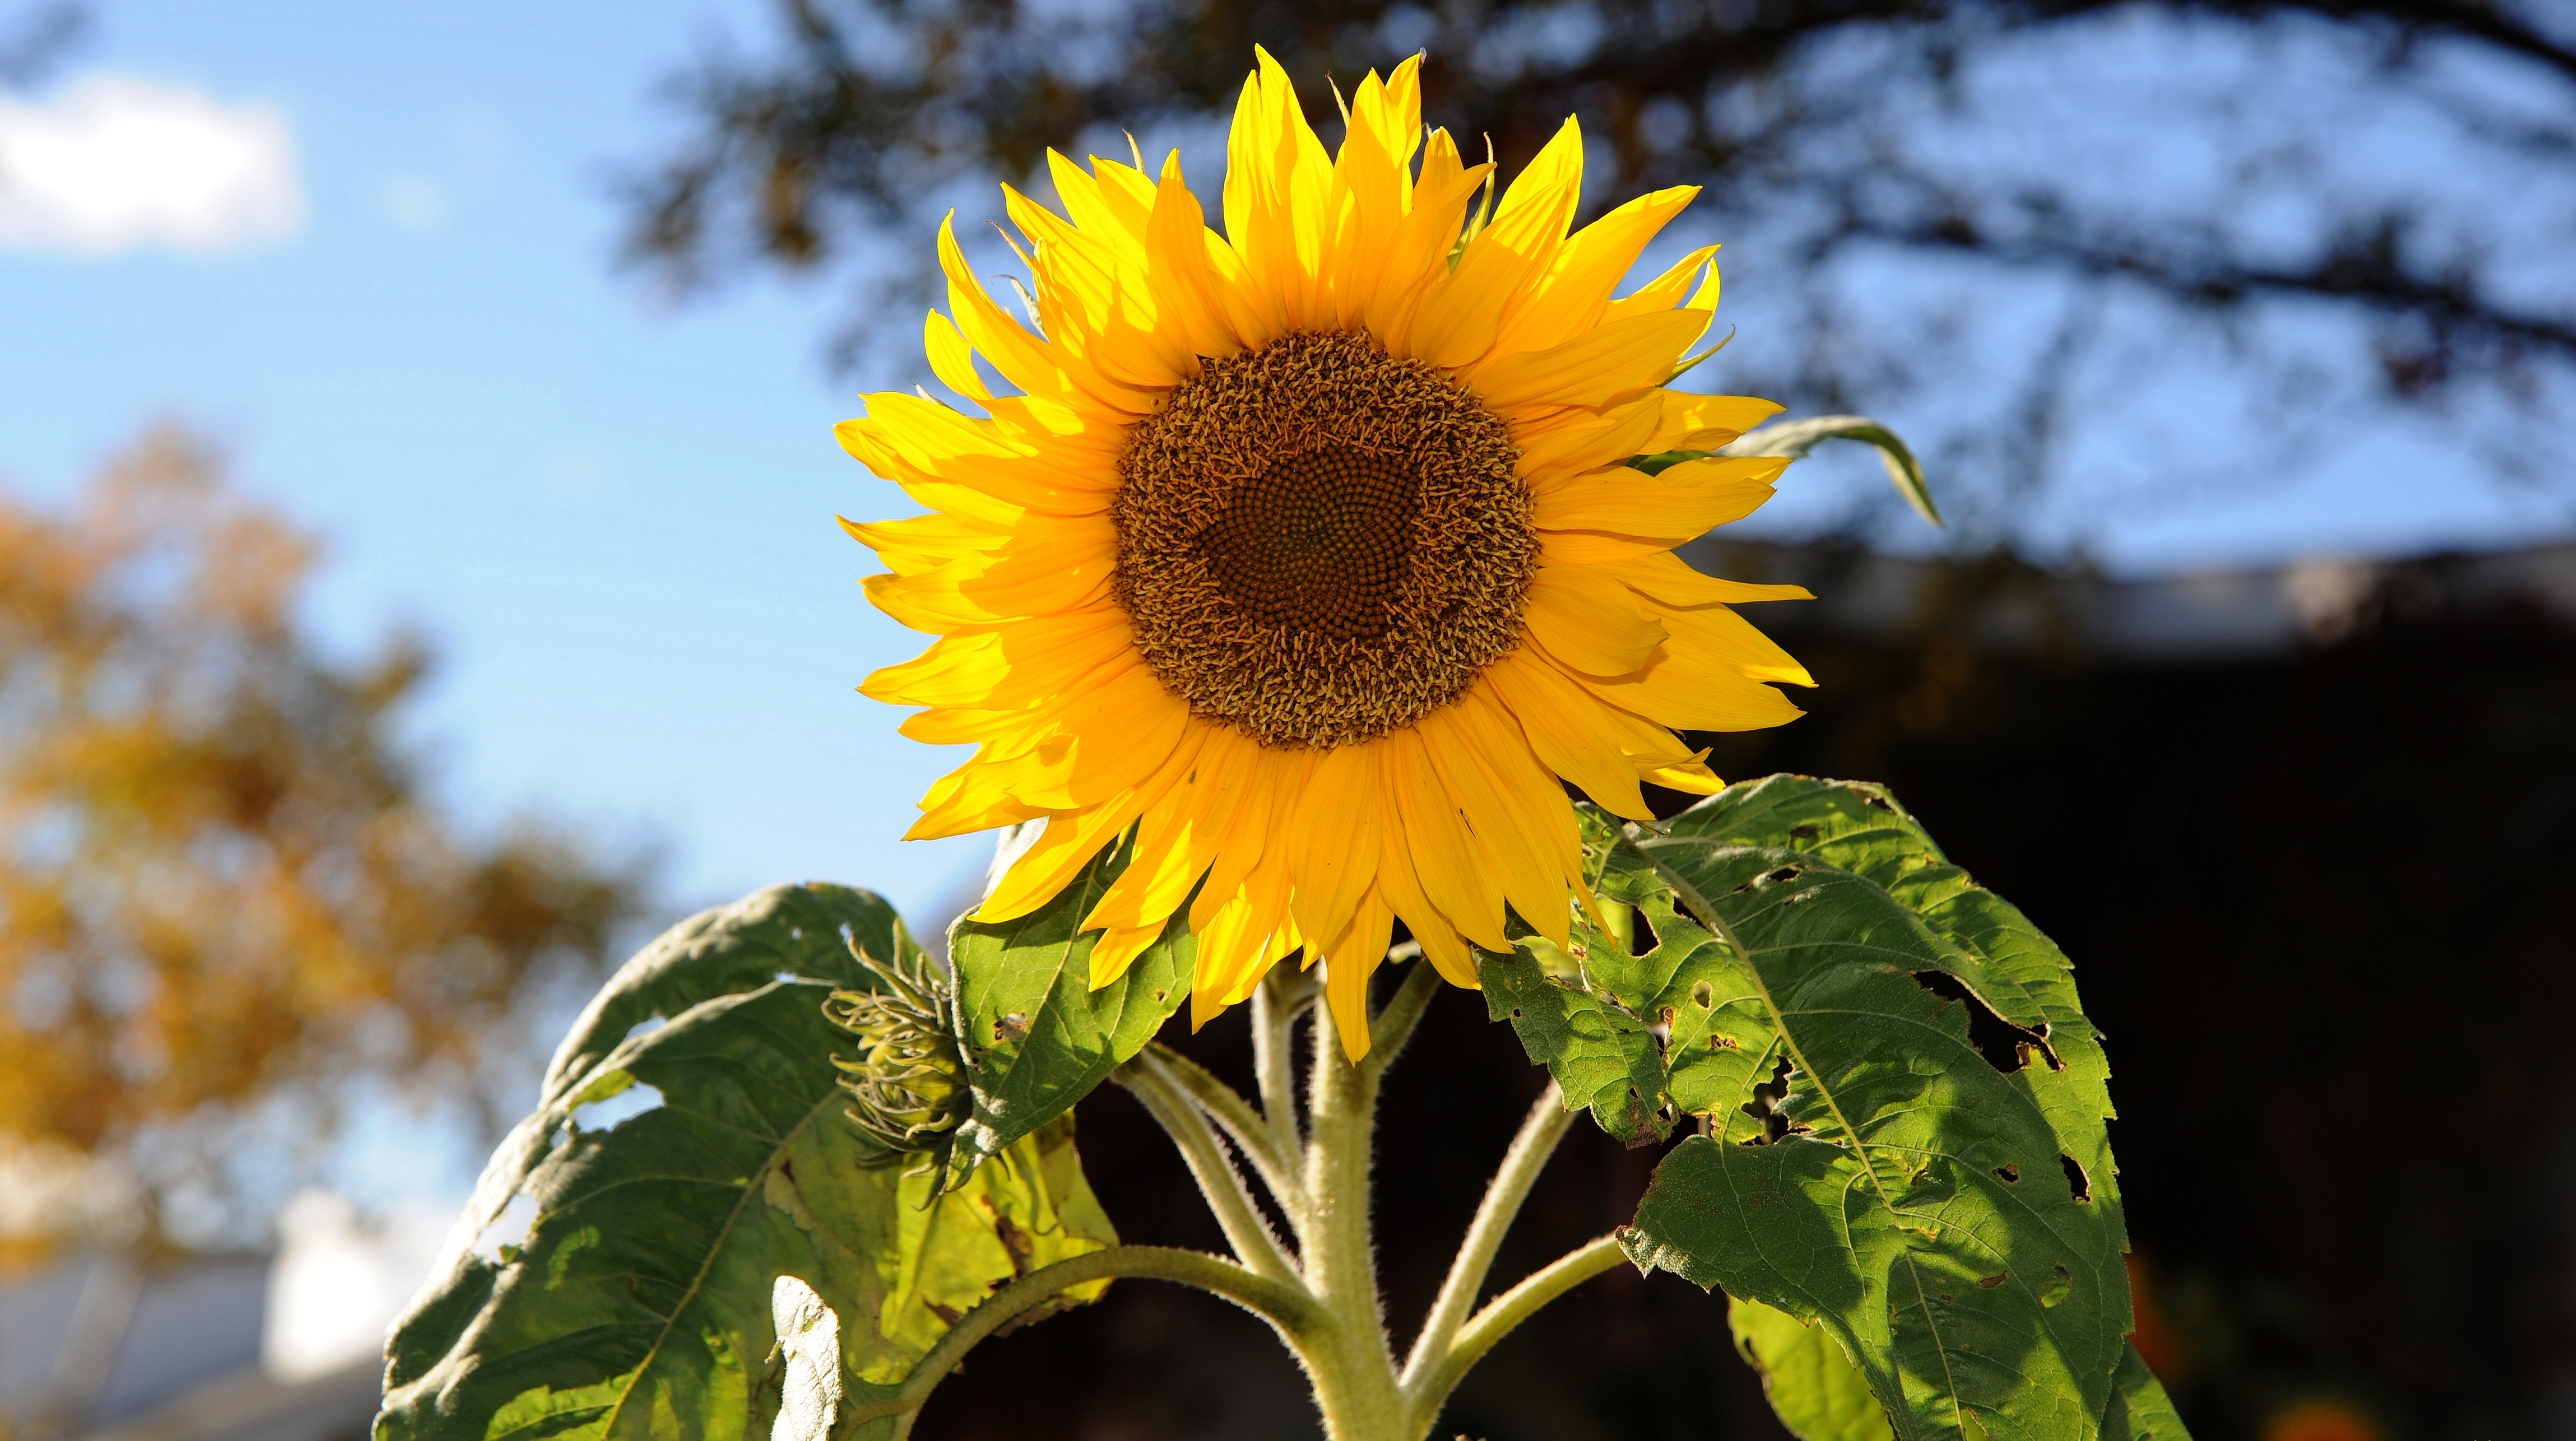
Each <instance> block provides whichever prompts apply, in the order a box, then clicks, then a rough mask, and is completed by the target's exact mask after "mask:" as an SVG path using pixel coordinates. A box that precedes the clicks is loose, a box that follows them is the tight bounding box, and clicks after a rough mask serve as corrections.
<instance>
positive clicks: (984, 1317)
mask: <svg viewBox="0 0 2576 1441" xmlns="http://www.w3.org/2000/svg"><path fill="white" fill-rule="evenodd" d="M1113 1276H1133V1277H1137V1278H1140V1279H1145V1280H1154V1281H1174V1282H1178V1283H1180V1284H1181V1285H1184V1286H1196V1287H1198V1288H1199V1289H1200V1290H1202V1291H1212V1292H1214V1293H1215V1294H1217V1295H1219V1296H1223V1297H1224V1298H1226V1299H1227V1300H1229V1301H1232V1302H1234V1303H1235V1304H1236V1305H1238V1306H1241V1307H1242V1308H1243V1309H1245V1310H1247V1311H1250V1312H1251V1313H1252V1314H1254V1315H1256V1316H1258V1317H1260V1318H1261V1319H1263V1320H1264V1321H1267V1322H1269V1323H1270V1324H1271V1326H1272V1327H1274V1328H1276V1329H1277V1330H1278V1332H1279V1334H1280V1336H1281V1338H1282V1339H1284V1340H1286V1341H1287V1342H1288V1344H1289V1345H1290V1346H1291V1347H1292V1348H1295V1349H1299V1350H1302V1349H1303V1348H1304V1346H1305V1345H1306V1344H1307V1338H1309V1337H1312V1336H1314V1335H1316V1334H1318V1333H1320V1332H1323V1331H1327V1330H1330V1329H1331V1328H1332V1324H1333V1319H1332V1317H1331V1316H1330V1315H1328V1314H1327V1313H1326V1312H1325V1310H1324V1308H1323V1307H1321V1306H1319V1305H1317V1304H1316V1302H1315V1298H1314V1297H1312V1296H1309V1295H1307V1294H1306V1293H1305V1291H1304V1290H1302V1289H1301V1288H1299V1287H1297V1286H1293V1285H1289V1284H1286V1283H1283V1282H1279V1281H1273V1280H1270V1279H1268V1278H1267V1277H1263V1276H1256V1275H1254V1274H1253V1273H1251V1272H1250V1271H1247V1270H1245V1269H1243V1268H1242V1267H1241V1266H1238V1265H1235V1264H1234V1263H1233V1262H1231V1261H1228V1260H1225V1259H1223V1258H1221V1257H1217V1256H1210V1255H1208V1254H1206V1253H1205V1252H1202V1251H1183V1250H1178V1249H1176V1248H1174V1247H1170V1246H1111V1247H1108V1248H1107V1249H1105V1250H1099V1251H1089V1252H1085V1253H1084V1254H1082V1255H1079V1256H1075V1257H1072V1258H1070V1259H1068V1260H1063V1261H1058V1262H1056V1263H1055V1264H1054V1265H1051V1266H1041V1267H1039V1268H1038V1269H1037V1270H1034V1271H1031V1272H1030V1273H1029V1274H1027V1275H1025V1276H1022V1277H1021V1278H1019V1279H1018V1280H1016V1281H1013V1282H1012V1283H1011V1284H1009V1285H1007V1286H1004V1287H1003V1288H1002V1289H1001V1290H999V1291H996V1292H994V1293H993V1294H992V1296H991V1297H989V1298H987V1299H986V1300H985V1301H984V1302H983V1303H982V1304H981V1305H978V1306H977V1307H976V1308H975V1309H974V1310H972V1311H969V1312H967V1313H966V1315H965V1316H964V1317H963V1318H962V1319H960V1320H959V1321H958V1323H957V1324H956V1325H954V1326H952V1327H950V1328H949V1330H948V1334H947V1335H945V1336H942V1337H940V1338H939V1344H938V1345H936V1346H933V1347H931V1348H930V1351H929V1353H928V1354H926V1355H924V1356H923V1357H922V1358H921V1360H920V1361H919V1362H917V1363H915V1364H914V1366H913V1368H912V1374H910V1375H909V1376H906V1377H905V1378H904V1381H903V1385H902V1386H900V1387H899V1388H897V1389H896V1391H895V1393H894V1394H893V1395H891V1396H887V1397H885V1398H883V1399H881V1400H878V1401H874V1402H871V1403H869V1404H867V1405H864V1406H854V1407H851V1408H850V1409H848V1410H846V1411H844V1412H842V1413H841V1424H842V1425H843V1426H845V1427H856V1426H858V1425H860V1424H862V1423H864V1422H868V1421H874V1420H877V1419H879V1418H880V1417H885V1416H896V1415H906V1416H908V1414H909V1413H911V1412H915V1411H918V1410H920V1409H921V1406H922V1403H923V1402H925V1401H928V1400H929V1399H930V1393H931V1392H932V1391H933V1390H935V1389H936V1388H937V1387H938V1385H939V1383H940V1382H941V1381H942V1380H944V1379H946V1377H947V1375H948V1373H949V1372H951V1371H954V1370H956V1369H957V1363H958V1362H959V1361H961V1360H963V1359H964V1358H965V1355H966V1353H967V1352H968V1351H970V1350H973V1349H974V1347H975V1344H976V1343H977V1342H979V1341H982V1340H984V1339H985V1338H986V1337H988V1336H991V1335H992V1334H993V1333H994V1332H995V1331H998V1330H1000V1329H1001V1328H1002V1327H1004V1326H1006V1325H1009V1324H1010V1323H1011V1322H1013V1321H1016V1320H1018V1319H1019V1318H1020V1317H1022V1316H1025V1315H1027V1314H1028V1313H1029V1312H1031V1311H1034V1310H1036V1309H1037V1308H1038V1307H1040V1306H1043V1305H1045V1304H1046V1303H1047V1302H1049V1301H1052V1300H1054V1299H1055V1298H1056V1297H1057V1296H1059V1295H1062V1294H1063V1293H1064V1292H1066V1291H1069V1290H1071V1289H1073V1288H1074V1287H1076V1286H1080V1285H1084V1284H1087V1283H1089V1282H1092V1281H1105V1280H1108V1279H1109V1278H1111V1277H1113ZM910 1429H911V1424H910V1422H909V1420H907V1421H906V1422H905V1423H904V1424H903V1425H902V1426H901V1427H900V1428H899V1433H898V1434H900V1431H909V1430H910Z"/></svg>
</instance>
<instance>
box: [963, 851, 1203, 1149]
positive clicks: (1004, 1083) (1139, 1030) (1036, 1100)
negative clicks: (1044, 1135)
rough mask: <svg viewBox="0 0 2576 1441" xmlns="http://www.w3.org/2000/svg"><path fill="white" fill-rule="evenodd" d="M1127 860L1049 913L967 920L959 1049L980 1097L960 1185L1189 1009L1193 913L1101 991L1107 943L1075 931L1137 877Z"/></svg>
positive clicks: (1084, 882) (1107, 858)
mask: <svg viewBox="0 0 2576 1441" xmlns="http://www.w3.org/2000/svg"><path fill="white" fill-rule="evenodd" d="M1127 850H1128V847H1127V845H1125V844H1124V843H1121V844H1119V845H1113V846H1110V847H1107V848H1105V849H1103V850H1102V851H1101V853H1100V854H1099V855H1098V856H1097V857H1094V858H1093V860H1092V862H1091V864H1090V865H1088V866H1086V867H1084V868H1083V870H1082V873H1081V874H1080V875H1077V876H1075V877H1074V878H1073V880H1072V881H1070V882H1068V883H1067V884H1066V885H1065V887H1064V889H1063V890H1062V891H1061V892H1059V893H1058V894H1057V895H1056V897H1055V899H1054V900H1052V901H1049V902H1048V903H1047V904H1046V906H1045V907H1044V908H1043V909H1040V910H1037V911H1033V912H1031V913H1030V914H1028V915H1026V916H1023V917H1021V918H1020V919H1018V920H1015V921H1002V922H993V923H986V922H982V921H974V920H966V921H960V922H958V923H957V925H956V927H955V928H954V929H953V930H951V931H950V932H949V935H948V959H949V964H950V965H951V966H952V967H953V968H954V969H955V971H956V977H957V1013H958V1014H957V1023H958V1043H959V1047H960V1049H962V1050H963V1051H964V1053H965V1056H966V1076H967V1080H968V1082H969V1084H970V1086H971V1087H972V1089H973V1092H974V1097H975V1112H974V1114H973V1115H972V1116H971V1117H969V1118H968V1119H967V1121H966V1122H965V1123H964V1124H963V1125H961V1126H960V1127H958V1130H957V1143H956V1146H955V1148H954V1149H953V1150H952V1151H951V1152H950V1155H949V1164H948V1178H949V1180H950V1181H951V1182H952V1183H954V1182H956V1181H958V1180H961V1179H963V1178H964V1177H965V1176H966V1175H967V1174H968V1173H970V1172H972V1171H973V1170H974V1169H975V1168H976V1167H977V1166H978V1165H980V1164H982V1162H983V1161H984V1159H985V1158H986V1157H988V1156H992V1155H994V1154H996V1153H998V1152H1000V1151H1001V1150H1003V1149H1004V1148H1005V1147H1008V1146H1009V1145H1011V1144H1012V1143H1013V1142H1014V1141H1017V1140H1018V1139H1019V1138H1020V1137H1022V1136H1025V1135H1028V1134H1029V1133H1030V1132H1032V1131H1035V1130H1036V1129H1037V1128H1038V1127H1040V1126H1043V1125H1045V1124H1046V1123H1047V1122H1048V1121H1051V1120H1053V1119H1054V1118H1056V1117H1057V1116H1060V1115H1063V1114H1064V1113H1065V1112H1066V1111H1068V1110H1070V1109H1072V1107H1073V1103H1074V1102H1076V1101H1079V1100H1081V1099H1082V1098H1083V1097H1084V1096H1086V1095H1088V1094H1090V1092H1091V1089H1092V1088H1093V1087H1094V1086H1097V1085H1099V1084H1100V1083H1101V1082H1102V1081H1103V1080H1106V1079H1107V1078H1108V1076H1109V1073H1110V1072H1111V1071H1113V1070H1116V1069H1117V1068H1118V1067H1119V1066H1121V1065H1123V1064H1125V1063H1126V1062H1127V1061H1129V1060H1132V1059H1134V1057H1135V1055H1136V1053H1137V1052H1138V1051H1140V1050H1143V1049H1144V1047H1145V1043H1146V1042H1147V1041H1149V1040H1152V1039H1153V1038H1154V1033H1155V1032H1156V1031H1159V1030H1161V1029H1162V1028H1163V1022H1164V1021H1165V1020H1168V1019H1169V1018H1170V1017H1171V1014H1172V1012H1173V1011H1175V1010H1177V1009H1179V1007H1180V1004H1181V1002H1182V1001H1183V1000H1185V999H1187V998H1188V996H1189V990H1190V964H1191V960H1192V958H1193V956H1194V955H1195V954H1196V950H1195V947H1194V944H1193V942H1192V940H1191V938H1190V935H1189V928H1188V926H1187V924H1186V923H1185V921H1184V920H1183V918H1182V916H1183V915H1186V914H1187V912H1186V908H1185V909H1184V911H1183V913H1182V915H1175V916H1174V917H1173V918H1172V921H1171V924H1170V926H1169V927H1168V928H1167V929H1166V930H1165V931H1164V933H1163V936H1162V939H1160V940H1158V941H1156V942H1155V943H1154V945H1153V946H1152V947H1151V948H1149V949H1148V950H1147V951H1146V952H1145V953H1144V954H1143V955H1141V956H1138V957H1137V958H1136V960H1135V962H1134V963H1133V964H1131V965H1129V966H1128V968H1127V971H1126V974H1124V975H1122V976H1120V977H1119V978H1118V979H1117V980H1115V981H1112V982H1110V983H1109V984H1108V985H1106V986H1103V987H1101V988H1100V989H1099V990H1096V991H1095V990H1093V989H1092V988H1091V948H1092V947H1093V946H1094V945H1096V944H1098V943H1099V940H1100V932H1098V931H1092V932H1089V933H1083V934H1077V933H1076V930H1075V928H1076V927H1077V926H1078V925H1079V924H1080V923H1081V921H1082V918H1083V917H1084V916H1085V915H1086V914H1088V913H1089V912H1090V910H1091V907H1092V906H1093V904H1094V903H1096V902H1097V901H1098V900H1099V899H1100V893H1101V892H1103V891H1105V890H1107V889H1108V888H1109V884H1110V882H1112V881H1114V880H1116V879H1117V878H1118V874H1119V872H1120V871H1122V870H1124V869H1126V864H1127V854H1126V853H1127Z"/></svg>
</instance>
